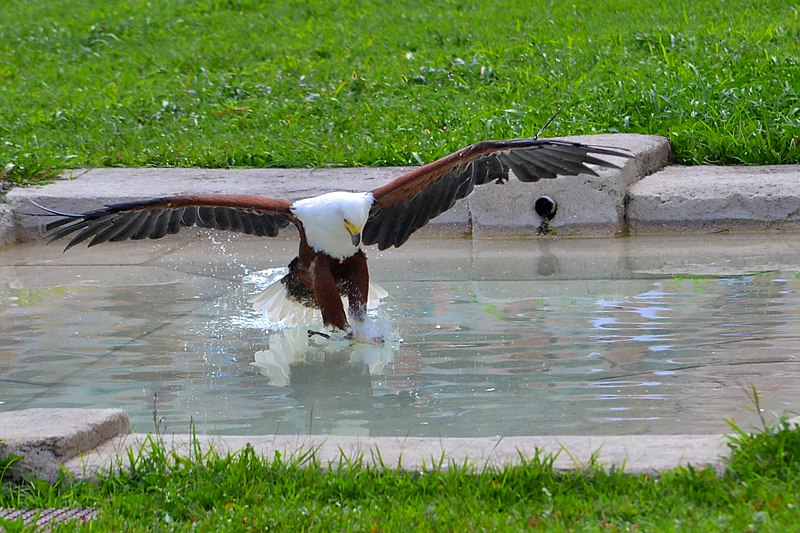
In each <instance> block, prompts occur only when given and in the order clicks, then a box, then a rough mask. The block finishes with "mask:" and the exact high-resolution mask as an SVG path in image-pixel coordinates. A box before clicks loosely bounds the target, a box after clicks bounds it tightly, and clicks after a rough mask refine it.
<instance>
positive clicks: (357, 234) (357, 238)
mask: <svg viewBox="0 0 800 533" xmlns="http://www.w3.org/2000/svg"><path fill="white" fill-rule="evenodd" d="M344 228H345V229H346V230H347V233H349V234H350V241H351V242H352V243H353V246H358V245H359V244H361V228H359V227H357V226H356V225H355V224H353V223H351V222H349V221H347V220H345V221H344Z"/></svg>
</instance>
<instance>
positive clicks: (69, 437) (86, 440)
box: [0, 409, 130, 482]
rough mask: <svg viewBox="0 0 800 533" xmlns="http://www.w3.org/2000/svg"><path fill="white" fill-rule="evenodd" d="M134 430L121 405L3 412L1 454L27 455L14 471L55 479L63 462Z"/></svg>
mask: <svg viewBox="0 0 800 533" xmlns="http://www.w3.org/2000/svg"><path fill="white" fill-rule="evenodd" d="M129 432H130V422H129V421H128V413H126V412H125V411H123V410H121V409H25V410H22V411H7V412H0V442H1V443H2V444H0V455H10V454H15V455H19V456H21V457H23V460H22V461H20V462H19V463H16V464H15V465H14V467H13V470H12V474H14V475H15V476H12V477H19V476H21V475H24V474H34V475H35V476H36V477H39V478H40V479H44V480H46V481H50V482H53V481H55V480H56V479H58V474H59V472H60V471H61V465H62V464H64V463H66V462H67V461H69V460H70V459H72V458H73V457H75V456H78V455H81V454H85V453H87V452H90V451H92V450H94V449H95V448H97V447H98V446H99V445H101V444H102V443H104V442H106V441H108V440H109V439H111V438H113V437H117V436H119V435H124V434H127V433H129Z"/></svg>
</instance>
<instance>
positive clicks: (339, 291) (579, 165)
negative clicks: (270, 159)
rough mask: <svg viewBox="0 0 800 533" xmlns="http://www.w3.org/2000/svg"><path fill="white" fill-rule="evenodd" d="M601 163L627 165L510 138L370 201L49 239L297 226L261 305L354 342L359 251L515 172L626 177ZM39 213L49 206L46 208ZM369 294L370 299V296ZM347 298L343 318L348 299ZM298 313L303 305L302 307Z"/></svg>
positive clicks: (266, 209) (56, 232) (551, 143)
mask: <svg viewBox="0 0 800 533" xmlns="http://www.w3.org/2000/svg"><path fill="white" fill-rule="evenodd" d="M598 155H605V156H613V157H622V158H628V157H631V154H629V153H628V152H625V151H621V150H617V149H614V148H610V147H603V146H591V145H587V144H582V143H578V142H571V141H566V140H559V139H538V138H533V139H512V140H504V141H483V142H478V143H475V144H472V145H470V146H467V147H466V148H463V149H461V150H459V151H457V152H455V153H452V154H450V155H448V156H446V157H443V158H442V159H439V160H437V161H434V162H433V163H429V164H427V165H424V166H422V167H419V168H416V169H414V170H411V171H409V172H407V173H406V174H403V175H402V176H400V177H398V178H396V179H395V180H393V181H391V182H390V183H387V184H386V185H384V186H382V187H378V188H377V189H374V190H372V191H370V192H331V193H327V194H322V195H320V196H315V197H313V198H304V199H302V200H297V201H294V202H293V201H290V200H287V199H283V198H268V197H262V196H255V195H240V194H235V195H226V194H209V195H180V196H169V197H162V198H155V199H151V200H142V201H135V202H126V203H119V204H113V205H107V206H105V207H102V208H100V209H97V210H94V211H89V212H85V213H61V212H58V211H53V210H51V209H47V208H44V207H43V209H45V210H46V211H48V212H49V213H51V214H54V215H59V216H62V217H63V218H61V219H59V220H56V221H55V222H51V223H49V224H48V225H47V230H48V231H52V234H51V239H50V241H51V242H52V241H53V240H56V239H60V238H62V237H66V236H68V235H71V236H72V238H71V240H70V241H69V243H68V244H67V246H66V248H65V251H66V250H68V249H69V248H71V247H72V246H75V245H76V244H78V243H81V242H84V241H86V240H88V239H90V238H91V240H90V241H89V246H94V245H96V244H100V243H103V242H106V241H122V240H126V239H144V238H150V239H160V238H161V237H164V236H165V235H167V234H172V233H177V232H178V231H180V229H181V228H183V227H189V226H199V227H202V228H213V229H219V230H229V231H235V232H240V233H247V234H251V235H259V236H269V237H274V236H276V235H277V234H278V230H279V229H281V228H284V227H286V226H288V225H289V224H294V225H295V226H297V229H298V230H299V232H300V250H299V252H298V255H297V257H296V258H295V259H294V260H292V262H291V263H290V264H289V272H288V273H287V274H286V275H285V276H284V277H283V278H282V279H280V280H279V281H278V282H276V283H275V284H274V285H273V286H272V287H271V288H268V289H267V290H265V291H264V293H262V295H261V296H257V297H256V298H254V300H253V301H254V303H255V305H256V307H257V308H261V309H263V310H264V311H265V312H266V313H267V315H268V316H270V314H271V315H272V316H270V318H274V319H281V318H285V315H286V306H285V305H284V303H285V302H291V303H293V304H300V305H301V306H302V307H303V308H304V309H307V310H313V309H319V310H320V311H321V312H322V321H323V323H324V325H325V326H327V327H330V328H335V329H338V330H342V331H344V332H346V333H348V334H352V330H351V323H350V322H348V316H349V320H350V321H351V322H353V323H363V322H364V320H365V319H366V314H367V305H368V302H369V303H372V302H370V292H372V294H373V299H378V298H380V297H382V296H385V291H383V292H382V290H381V289H380V288H378V287H376V286H373V287H371V286H370V282H369V271H368V270H367V257H366V255H365V254H364V251H363V249H362V246H364V245H373V244H377V245H378V249H379V250H385V249H386V248H390V247H392V246H400V245H402V244H403V243H404V242H406V240H407V239H408V238H409V236H410V235H411V234H412V233H414V232H415V231H416V230H418V229H419V228H421V227H422V226H424V225H425V224H427V223H428V221H429V220H431V219H432V218H434V217H436V216H437V215H439V214H440V213H442V212H444V211H446V210H448V209H450V208H451V207H452V206H453V204H455V202H456V200H459V199H461V198H464V197H465V196H467V195H469V194H470V193H471V192H472V190H473V188H474V187H475V186H476V185H483V184H485V183H490V182H494V183H503V182H505V181H508V171H509V169H510V170H512V171H513V173H514V175H515V176H516V177H517V178H518V179H519V180H521V181H523V182H535V181H538V180H540V179H551V178H555V177H556V176H558V175H577V174H580V173H588V174H592V175H595V176H596V175H597V173H596V172H595V171H594V170H593V169H592V168H591V167H590V166H588V165H596V166H599V167H610V168H619V167H618V166H617V165H616V164H613V163H611V162H609V161H606V160H604V159H601V158H599V157H596V156H598ZM39 207H42V206H39ZM371 289H372V291H371ZM344 297H346V298H347V302H348V304H347V307H348V309H347V313H345V308H344V303H343V298H344ZM295 307H297V306H295Z"/></svg>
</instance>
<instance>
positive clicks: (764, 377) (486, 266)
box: [0, 236, 800, 437]
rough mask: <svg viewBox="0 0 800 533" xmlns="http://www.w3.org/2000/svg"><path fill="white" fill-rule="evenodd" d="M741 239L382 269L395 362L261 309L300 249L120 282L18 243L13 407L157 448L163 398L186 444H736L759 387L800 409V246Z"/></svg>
mask: <svg viewBox="0 0 800 533" xmlns="http://www.w3.org/2000/svg"><path fill="white" fill-rule="evenodd" d="M720 241H723V242H718V243H717V246H715V247H710V246H709V245H708V244H707V242H705V241H703V240H699V239H698V240H694V241H693V240H692V239H681V240H674V239H673V240H670V239H614V240H586V241H584V240H549V239H542V240H536V241H516V240H508V241H497V242H488V243H480V242H472V243H471V242H469V241H459V240H455V241H436V242H435V243H436V245H435V247H433V246H432V245H431V243H432V241H425V240H423V241H422V243H421V244H420V243H418V244H416V245H413V244H411V243H410V244H409V245H408V246H407V247H404V248H403V251H406V250H407V249H408V251H407V252H405V253H401V252H400V251H395V252H393V253H391V254H389V253H384V254H380V253H375V254H373V255H374V257H373V258H372V259H371V260H370V262H371V267H372V270H373V273H374V275H375V277H376V278H377V280H378V281H379V282H380V283H381V284H382V285H383V286H384V287H385V288H386V289H387V290H389V292H390V296H389V298H388V299H387V300H386V301H385V304H384V305H383V306H382V308H381V310H380V313H381V315H380V316H378V317H377V318H376V320H388V321H389V323H390V324H391V330H392V331H393V332H394V337H393V340H390V341H389V342H387V343H384V344H380V345H372V344H351V343H348V342H343V341H327V340H323V339H321V338H318V337H312V338H309V336H308V334H307V328H295V329H291V328H285V329H281V328H276V327H275V326H274V325H271V324H268V323H266V322H265V320H264V319H263V317H261V316H260V315H258V314H257V313H255V312H254V311H252V310H251V309H250V308H249V307H248V304H247V298H248V297H249V296H251V295H252V294H254V293H257V292H258V291H260V290H261V289H263V287H265V286H266V285H267V284H268V283H269V282H271V280H272V279H274V278H275V276H277V275H280V273H281V270H280V267H281V265H285V264H286V262H288V260H289V259H291V254H292V250H291V247H287V246H286V245H285V244H281V243H278V244H274V245H273V246H275V248H274V249H270V250H268V251H267V255H268V256H269V257H270V259H269V260H268V261H266V262H265V260H264V259H263V257H262V255H263V253H264V252H263V251H262V250H258V253H256V252H255V251H253V244H252V243H253V241H252V240H247V239H232V240H231V241H226V242H225V243H224V244H223V245H220V244H217V245H214V244H209V242H208V241H204V240H200V241H196V242H189V243H181V244H180V245H175V246H173V247H171V248H166V249H158V253H152V252H150V255H149V256H146V257H144V259H142V260H140V259H139V258H138V257H139V256H135V257H134V256H132V257H134V258H133V259H130V261H128V262H127V263H126V262H124V261H120V264H111V265H109V264H108V256H104V255H91V254H96V253H97V252H95V251H86V252H84V253H85V254H86V255H84V256H80V254H75V255H76V257H74V258H73V256H68V257H69V258H71V260H73V261H74V263H69V264H67V263H63V261H65V259H62V257H61V256H60V254H59V253H57V252H58V251H57V250H53V249H51V248H48V249H42V248H41V247H27V248H26V247H17V250H18V251H17V252H14V253H17V254H19V255H18V256H17V255H13V253H12V252H9V251H4V252H3V254H2V255H0V275H2V277H0V318H1V319H2V324H3V331H2V334H1V335H0V409H22V408H28V407H48V406H50V407H54V406H59V407H96V406H103V407H122V408H125V409H127V410H128V411H129V413H130V415H131V419H132V421H133V423H134V426H135V430H137V431H148V430H151V429H153V428H152V427H151V426H152V414H151V412H152V398H153V395H154V394H157V395H158V397H159V414H160V415H162V416H163V417H164V419H165V420H166V423H167V431H174V432H179V433H184V432H187V431H188V430H189V425H190V421H194V423H195V424H196V425H197V429H198V431H200V432H208V433H220V434H274V433H283V434H312V433H313V434H341V435H396V436H398V437H403V436H436V437H438V436H489V435H546V434H564V435H565V434H642V433H706V432H724V431H726V430H727V426H726V424H725V419H726V418H730V417H735V418H736V419H737V421H740V422H745V423H746V422H747V421H753V422H755V421H756V420H757V414H756V413H753V412H752V408H753V405H752V403H751V401H750V398H749V390H750V385H751V384H752V385H754V386H755V387H756V388H757V389H758V391H759V393H760V396H761V398H762V406H763V407H765V408H766V409H768V410H771V411H775V412H777V413H781V412H782V411H783V410H790V411H791V410H793V409H797V408H798V405H797V403H796V398H798V397H800V394H798V393H800V379H798V377H800V305H799V304H800V302H799V301H798V291H800V276H799V275H798V270H800V268H799V267H798V264H797V263H796V261H797V260H796V259H795V258H796V257H798V255H797V251H798V250H796V249H795V248H794V247H793V245H791V244H790V243H786V242H784V241H783V240H779V239H777V238H776V239H774V240H769V239H765V238H764V237H763V236H753V237H750V238H747V237H739V238H721V239H720ZM426 243H427V244H426ZM135 244H136V243H134V245H135ZM259 246H261V247H262V248H263V244H262V242H261V241H259ZM415 246H416V248H415ZM426 246H427V247H426ZM281 247H282V248H281ZM286 248H289V249H286ZM110 249H113V248H110ZM221 249H222V250H221ZM126 250H128V249H126ZM223 250H224V251H223ZM131 253H132V252H131ZM259 254H261V255H259ZM245 264H246V265H248V266H245ZM249 268H253V269H254V270H252V271H250V270H249ZM399 337H402V340H400V339H399Z"/></svg>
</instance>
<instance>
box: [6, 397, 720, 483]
mask: <svg viewBox="0 0 800 533" xmlns="http://www.w3.org/2000/svg"><path fill="white" fill-rule="evenodd" d="M129 431H130V425H129V423H128V416H127V413H125V411H122V410H119V409H27V410H22V411H9V412H0V441H3V443H4V444H3V448H0V455H7V454H9V453H14V454H17V455H21V456H23V457H24V459H23V460H22V461H21V462H19V463H16V464H15V465H14V467H12V477H17V478H18V477H20V476H23V475H34V476H36V477H38V478H40V479H44V480H47V481H49V482H54V481H55V480H56V479H58V476H59V473H60V472H62V470H63V469H66V470H67V471H69V472H70V473H71V475H72V476H74V477H75V478H76V479H88V478H92V477H93V476H95V475H97V474H99V473H102V472H105V471H108V469H111V468H119V467H125V466H127V465H128V458H129V455H128V453H129V451H130V452H131V453H132V455H133V456H134V457H136V456H137V455H138V454H139V453H147V451H148V449H149V448H150V447H151V446H152V445H153V443H154V442H160V443H161V445H163V446H164V448H165V449H166V450H167V451H174V452H176V453H178V454H179V455H181V456H184V457H188V456H190V455H192V452H193V446H192V436H191V435H166V436H162V437H160V438H159V437H152V436H148V435H145V434H132V433H129ZM196 438H197V443H198V444H199V445H200V449H201V450H202V451H206V450H209V449H211V448H213V449H214V450H216V451H217V452H219V453H220V454H223V455H224V454H226V453H229V452H236V451H239V450H241V449H243V448H244V447H245V446H247V445H251V446H252V447H253V448H254V449H255V450H256V452H257V453H259V454H262V455H263V456H265V457H268V458H269V457H274V456H275V453H276V452H280V454H281V456H282V457H284V458H286V459H287V460H288V459H299V458H303V457H309V456H313V458H314V459H316V460H317V461H319V462H320V464H322V465H328V464H334V465H335V464H338V463H339V462H340V461H341V460H342V459H345V460H346V459H351V460H355V459H361V460H362V462H363V464H365V465H381V464H382V465H385V466H387V467H389V468H400V469H406V470H416V471H421V470H425V469H430V468H438V467H440V466H441V467H447V466H448V465H452V464H458V465H463V464H465V463H466V464H470V465H473V466H475V467H476V468H478V469H481V468H486V467H502V466H503V465H512V464H519V463H520V462H522V461H523V460H525V459H531V458H533V457H535V456H536V455H537V453H538V454H539V455H540V456H542V455H544V456H553V457H555V460H554V467H555V468H556V469H559V470H568V469H575V468H585V467H588V466H590V465H593V464H594V465H598V466H603V467H612V466H613V467H618V468H622V467H624V469H625V470H626V471H628V472H649V473H658V472H660V471H662V470H667V469H671V468H675V467H678V466H683V465H691V466H694V467H697V468H702V467H705V466H711V467H713V468H715V469H717V470H721V469H722V468H724V465H725V458H726V456H727V452H728V446H727V442H728V437H727V436H725V435H636V436H552V437H493V438H438V439H437V438H409V437H342V436H324V435H323V436H318V435H315V436H292V435H288V436H284V435H272V436H266V437H264V436H246V437H245V436H230V437H219V436H210V435H197V436H196Z"/></svg>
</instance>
